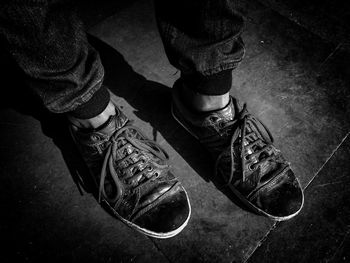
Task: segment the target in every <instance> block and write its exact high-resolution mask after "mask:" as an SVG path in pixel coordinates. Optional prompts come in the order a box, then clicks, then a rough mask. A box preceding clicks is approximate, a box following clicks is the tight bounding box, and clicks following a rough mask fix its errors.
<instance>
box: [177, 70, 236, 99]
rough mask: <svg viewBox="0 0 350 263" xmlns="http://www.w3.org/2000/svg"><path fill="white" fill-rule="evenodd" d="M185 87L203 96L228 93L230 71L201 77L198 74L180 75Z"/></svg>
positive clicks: (230, 80) (230, 78) (230, 83)
mask: <svg viewBox="0 0 350 263" xmlns="http://www.w3.org/2000/svg"><path fill="white" fill-rule="evenodd" d="M181 78H182V80H183V82H184V83H185V86H186V87H188V88H190V89H192V90H193V91H195V92H198V93H201V94H204V95H223V94H225V93H227V92H229V91H230V89H231V85H232V69H228V70H223V71H220V72H219V73H216V74H213V75H210V76H203V75H200V74H190V75H181Z"/></svg>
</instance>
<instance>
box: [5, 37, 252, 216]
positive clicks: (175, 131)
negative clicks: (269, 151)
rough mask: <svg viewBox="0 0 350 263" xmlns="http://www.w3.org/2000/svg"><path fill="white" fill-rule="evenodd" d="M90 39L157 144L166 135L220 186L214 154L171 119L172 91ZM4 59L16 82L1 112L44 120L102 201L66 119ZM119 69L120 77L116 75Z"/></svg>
mask: <svg viewBox="0 0 350 263" xmlns="http://www.w3.org/2000/svg"><path fill="white" fill-rule="evenodd" d="M89 41H90V43H91V44H92V45H93V46H94V47H95V48H96V49H97V50H98V51H99V52H100V56H101V59H102V61H103V65H104V68H105V81H104V84H105V85H106V86H107V87H108V88H109V89H110V90H111V92H112V93H114V94H115V95H116V96H117V97H122V98H124V99H125V100H126V101H127V102H128V104H130V106H132V107H133V108H134V109H135V111H134V113H135V115H136V116H137V117H138V118H139V119H141V120H142V121H145V122H147V123H149V124H150V125H151V127H153V140H157V134H158V132H159V133H161V134H162V136H163V137H164V138H165V139H166V141H167V142H168V143H169V144H170V145H171V146H172V147H173V148H174V149H175V150H176V151H177V152H178V153H179V154H180V155H181V156H182V158H183V159H184V160H186V162H187V163H188V164H189V165H190V166H191V167H192V168H193V169H194V170H195V171H196V172H197V173H198V174H199V175H200V176H201V177H202V178H203V180H205V181H206V182H210V181H212V182H213V183H214V184H217V185H218V182H216V181H215V180H213V178H211V175H212V174H213V173H212V169H213V162H212V160H211V159H210V156H209V153H207V152H206V151H205V150H204V148H203V147H202V146H201V145H200V144H199V143H198V142H197V141H196V140H195V139H193V138H192V137H190V135H188V134H187V132H186V131H184V130H183V128H181V127H180V126H179V125H178V124H177V123H176V122H175V121H174V120H173V118H172V117H171V114H170V102H171V89H170V88H169V87H167V86H164V85H162V84H160V83H157V82H154V81H149V80H147V79H146V78H144V77H143V76H141V75H140V74H138V73H136V72H135V71H134V70H133V69H132V68H131V67H130V65H129V64H128V63H127V62H126V61H125V60H124V58H123V56H122V55H121V54H120V53H118V52H117V51H116V50H115V49H113V48H112V47H110V46H109V45H107V44H106V43H104V42H102V41H101V40H99V39H97V38H95V37H93V36H89ZM4 61H5V62H4V63H2V65H1V68H2V70H1V72H3V74H1V75H2V76H0V77H2V78H3V79H7V80H5V83H12V89H8V91H9V92H8V93H7V94H6V96H2V97H1V99H0V105H1V106H0V109H5V108H12V109H14V110H16V111H18V112H20V113H21V114H24V115H29V116H32V117H34V118H35V119H37V120H39V121H40V124H41V129H42V132H43V134H44V135H46V136H48V137H49V138H51V139H52V140H53V142H54V144H55V145H56V146H57V147H58V148H59V149H60V151H61V153H62V156H63V159H64V161H65V163H66V165H67V167H68V169H69V171H70V174H71V176H72V179H73V181H74V182H75V183H76V185H77V187H78V189H79V191H80V193H81V194H83V191H82V189H84V190H85V191H86V192H88V193H92V194H93V195H94V197H95V198H96V197H97V192H96V191H94V190H95V189H94V186H93V182H92V180H91V179H90V178H89V177H88V176H87V174H88V172H87V170H86V167H85V165H84V163H83V161H82V159H81V158H80V155H79V153H78V151H77V149H76V148H75V147H74V144H73V141H72V140H71V138H70V134H69V131H68V129H67V121H66V119H65V118H64V116H62V115H57V114H52V113H50V112H48V111H47V110H46V109H45V108H44V107H43V106H42V105H41V103H40V101H39V99H38V98H37V97H36V96H35V95H34V94H33V93H32V92H31V91H30V89H28V87H27V86H26V84H25V81H24V79H25V77H24V74H23V72H21V70H20V69H19V68H18V67H17V66H16V64H15V63H14V62H13V61H12V60H11V58H9V57H7V58H6V59H5V60H4ZM116 70H118V74H115V71H116ZM19 76H21V77H19ZM113 87H117V88H113ZM189 145H190V147H189ZM218 186H219V185H218ZM222 192H223V193H224V194H225V195H226V196H227V197H228V198H229V199H230V200H231V201H232V202H234V203H235V204H236V205H238V206H240V207H242V208H244V209H247V208H245V206H244V205H243V204H242V203H241V202H240V201H239V200H238V199H237V198H236V197H235V196H232V195H230V194H229V193H228V192H226V191H225V190H222Z"/></svg>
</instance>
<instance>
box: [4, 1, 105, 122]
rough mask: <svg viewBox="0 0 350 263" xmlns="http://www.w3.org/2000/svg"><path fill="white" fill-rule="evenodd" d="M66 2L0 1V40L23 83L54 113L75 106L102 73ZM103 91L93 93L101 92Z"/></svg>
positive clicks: (94, 87) (91, 90)
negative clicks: (19, 71)
mask: <svg viewBox="0 0 350 263" xmlns="http://www.w3.org/2000/svg"><path fill="white" fill-rule="evenodd" d="M71 2H72V1H66V0H1V3H0V40H1V41H3V42H4V45H5V47H6V49H7V51H8V52H9V53H10V54H11V55H12V57H13V58H14V60H15V61H16V63H17V64H18V65H19V67H20V68H21V69H22V70H23V72H24V73H25V76H26V78H27V81H28V84H29V86H30V87H31V88H32V89H33V90H34V91H35V93H36V94H37V95H39V97H40V98H41V100H42V101H43V104H44V105H45V106H46V107H47V108H48V109H49V110H50V111H52V112H55V113H63V112H72V111H74V110H79V107H80V106H82V105H84V104H85V103H86V102H87V101H89V100H90V98H91V97H92V96H93V94H95V93H97V91H99V90H100V87H101V83H102V79H103V74H104V70H103V67H102V64H101V61H100V57H99V55H98V53H97V52H96V51H95V50H94V49H93V48H92V47H91V46H90V45H89V43H88V41H87V38H86V34H85V31H84V28H83V25H82V22H81V21H80V20H79V19H78V18H77V16H76V13H75V12H74V8H73V7H72V5H71ZM106 92H107V91H104V94H100V95H99V97H101V98H102V97H103V98H105V97H106ZM100 93H101V92H100ZM107 93H108V92H107ZM101 98H100V99H101ZM104 100H105V99H104ZM105 106H106V105H104V106H103V105H102V106H101V105H100V106H98V107H100V108H101V107H105ZM95 110H96V109H95ZM87 117H89V116H87Z"/></svg>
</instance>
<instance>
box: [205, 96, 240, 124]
mask: <svg viewBox="0 0 350 263" xmlns="http://www.w3.org/2000/svg"><path fill="white" fill-rule="evenodd" d="M214 116H215V117H218V118H220V119H221V120H227V121H231V120H233V119H234V117H235V109H234V106H233V102H232V99H231V100H230V102H229V104H227V106H226V107H225V108H223V109H221V110H217V111H215V112H213V113H212V115H211V116H210V117H211V118H213V117H214Z"/></svg>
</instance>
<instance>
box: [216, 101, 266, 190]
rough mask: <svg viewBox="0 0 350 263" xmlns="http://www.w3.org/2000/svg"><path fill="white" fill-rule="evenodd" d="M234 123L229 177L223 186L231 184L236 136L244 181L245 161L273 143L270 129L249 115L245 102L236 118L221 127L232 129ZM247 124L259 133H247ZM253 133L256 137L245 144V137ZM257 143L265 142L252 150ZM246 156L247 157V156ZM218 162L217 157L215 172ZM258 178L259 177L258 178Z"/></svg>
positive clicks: (263, 160)
mask: <svg viewBox="0 0 350 263" xmlns="http://www.w3.org/2000/svg"><path fill="white" fill-rule="evenodd" d="M258 123H260V124H261V125H262V127H264V129H265V131H266V133H267V134H268V137H266V136H265V135H264V133H262V132H261V130H260V128H259V126H258ZM234 124H237V125H238V127H237V129H235V131H234V133H233V134H232V137H231V140H230V159H231V168H230V176H229V179H228V181H227V183H226V185H225V186H228V185H230V184H231V182H232V179H233V174H234V143H235V142H236V140H237V139H238V138H241V144H240V154H241V156H240V157H241V167H242V169H241V170H242V181H243V182H245V181H246V179H247V176H246V172H247V171H246V161H249V160H252V159H253V158H254V157H256V156H258V155H259V154H260V153H262V152H264V151H265V150H267V149H268V148H269V147H270V145H271V144H272V143H273V137H272V135H271V133H270V131H269V130H268V128H267V127H266V126H265V125H264V124H263V123H262V122H261V121H260V120H259V119H257V118H256V117H254V116H253V115H251V114H250V113H249V112H248V111H247V106H246V104H244V105H243V109H242V110H241V111H240V112H239V114H238V116H237V118H236V119H235V120H233V121H229V122H227V123H226V124H225V125H224V126H223V127H222V128H223V129H224V130H232V127H233V126H234ZM247 124H249V125H251V126H254V128H255V129H256V131H257V132H258V133H259V134H256V132H255V131H254V130H252V131H251V132H249V133H248V134H247V133H246V130H247ZM226 132H227V131H226ZM253 135H255V136H256V137H257V138H258V139H256V140H254V141H253V142H251V143H249V144H245V142H247V141H248V140H246V138H248V137H250V138H252V136H253ZM259 143H263V144H265V146H263V147H261V148H260V149H259V150H257V151H254V150H253V148H252V147H253V146H254V145H257V144H259ZM249 150H250V151H253V152H252V153H249ZM247 157H248V158H247ZM272 158H273V156H272V155H269V156H267V157H264V158H261V159H260V160H258V161H257V162H255V163H254V164H253V166H254V167H257V166H258V165H259V164H262V163H264V162H267V161H269V160H270V159H272ZM218 163H219V158H218V159H217V161H216V164H215V172H217V168H218ZM251 168H252V169H253V167H252V166H251ZM253 170H255V168H254V169H253ZM259 180H260V179H259Z"/></svg>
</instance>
